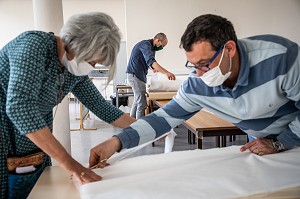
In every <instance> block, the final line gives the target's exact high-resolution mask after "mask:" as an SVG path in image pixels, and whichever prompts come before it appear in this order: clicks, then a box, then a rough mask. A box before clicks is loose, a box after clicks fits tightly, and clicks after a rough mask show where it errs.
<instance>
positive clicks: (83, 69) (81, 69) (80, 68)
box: [62, 53, 94, 76]
mask: <svg viewBox="0 0 300 199" xmlns="http://www.w3.org/2000/svg"><path fill="white" fill-rule="evenodd" d="M62 64H63V65H64V67H66V69H67V70H68V71H69V72H70V73H72V74H73V75H76V76H83V75H88V74H89V73H90V72H92V70H94V67H93V66H92V65H91V64H89V63H88V62H86V61H83V62H80V63H78V64H77V62H76V61H75V59H72V60H71V61H69V60H68V59H67V56H66V53H65V54H64V56H63V58H62Z"/></svg>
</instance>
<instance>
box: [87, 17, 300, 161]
mask: <svg viewBox="0 0 300 199" xmlns="http://www.w3.org/2000/svg"><path fill="white" fill-rule="evenodd" d="M181 47H183V48H184V50H185V53H186V57H187V60H188V62H187V64H186V66H187V67H192V68H194V69H196V71H197V76H198V77H190V78H188V79H187V80H186V81H185V82H184V83H183V84H182V86H181V88H180V89H179V91H178V93H177V95H176V96H175V97H174V98H173V99H172V100H171V101H170V102H169V103H168V104H167V105H166V106H164V107H163V108H161V109H159V110H157V111H155V112H153V113H152V114H150V115H147V116H146V117H143V118H141V119H139V120H138V121H137V122H135V123H133V124H132V125H131V126H130V127H128V128H125V129H123V130H122V132H121V133H120V134H118V135H116V136H114V137H113V138H111V139H110V140H108V141H106V142H104V143H102V144H100V145H98V146H96V147H95V148H93V149H92V150H91V155H90V164H96V163H97V162H98V161H99V159H97V158H96V157H97V156H96V154H97V155H98V157H99V158H100V159H103V158H108V157H109V156H110V155H112V154H113V153H114V152H115V151H118V150H121V149H123V148H131V147H135V146H137V145H140V144H142V143H145V142H147V141H150V140H152V139H154V138H156V137H158V136H160V135H162V134H163V133H165V132H168V131H169V130H170V129H171V128H173V127H175V126H177V125H179V124H181V123H183V122H184V121H185V120H187V119H189V118H190V117H192V116H193V115H194V114H195V113H197V112H198V111H199V110H201V109H202V108H206V109H207V110H208V111H210V112H213V113H214V114H216V115H217V116H219V117H220V118H223V119H225V120H227V121H230V122H232V123H233V124H235V125H236V126H237V127H239V128H240V129H242V130H243V131H244V132H246V133H247V134H248V135H251V136H253V137H254V138H255V139H254V140H253V141H250V142H248V143H247V144H245V145H244V146H242V147H241V151H245V150H247V149H248V150H250V151H251V152H252V153H255V154H258V155H267V154H272V153H276V152H281V151H284V150H289V149H292V148H295V147H299V146H300V102H299V99H300V55H299V46H298V45H297V44H296V43H294V42H292V41H290V40H288V39H286V38H283V37H280V36H275V35H260V36H254V37H249V38H246V39H239V40H238V39H237V37H236V34H235V30H234V28H233V25H232V23H231V22H230V21H228V20H227V19H225V18H223V17H221V16H216V15H211V14H207V15H202V16H199V17H197V18H195V19H194V20H193V21H192V22H191V23H190V24H189V25H188V26H187V29H186V30H185V32H184V34H183V36H182V38H181Z"/></svg>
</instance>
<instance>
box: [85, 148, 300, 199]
mask: <svg viewBox="0 0 300 199" xmlns="http://www.w3.org/2000/svg"><path fill="white" fill-rule="evenodd" d="M239 148H240V146H231V147H226V148H216V149H208V150H193V151H180V152H172V153H167V154H158V155H149V156H139V157H134V158H129V159H125V160H122V161H119V162H115V163H114V164H111V165H110V166H108V167H106V168H104V169H97V170H96V172H97V173H98V174H99V175H101V176H102V177H103V180H102V181H99V182H95V183H89V184H86V185H82V186H80V187H79V189H80V195H81V198H85V199H94V198H106V199H110V198H111V199H115V198H122V199H140V198H143V199H153V198H155V199H166V198H172V199H182V198H189V199H196V198H197V199H199V198H205V199H207V198H218V199H222V198H234V197H241V196H247V195H252V194H257V193H263V192H272V191H275V190H280V189H283V188H288V187H294V186H299V185H300V177H299V176H300V158H299V153H300V148H297V149H293V150H289V151H285V152H282V153H278V154H272V155H266V156H258V155H255V154H252V153H250V152H240V151H239Z"/></svg>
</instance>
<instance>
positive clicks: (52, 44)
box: [0, 12, 135, 198]
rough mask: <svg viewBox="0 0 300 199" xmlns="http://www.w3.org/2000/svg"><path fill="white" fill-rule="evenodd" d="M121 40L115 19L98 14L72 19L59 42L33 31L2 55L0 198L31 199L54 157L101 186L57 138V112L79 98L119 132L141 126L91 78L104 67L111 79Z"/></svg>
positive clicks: (78, 176)
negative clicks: (67, 100) (99, 66)
mask: <svg viewBox="0 0 300 199" xmlns="http://www.w3.org/2000/svg"><path fill="white" fill-rule="evenodd" d="M120 39H121V36H120V32H119V29H118V27H117V26H116V25H115V23H114V21H113V19H112V18H111V17H110V16H108V15H106V14H104V13H98V12H93V13H86V14H80V15H74V16H72V17H71V18H70V19H69V20H68V21H67V23H66V24H65V25H64V26H63V28H62V30H61V34H60V36H56V35H54V34H53V33H47V32H42V31H27V32H24V33H22V34H21V35H19V36H17V37H16V38H15V39H13V40H12V41H10V42H9V43H8V44H7V45H6V46H4V47H3V49H1V51H0V71H1V72H0V74H1V78H0V100H1V103H0V126H1V128H0V132H1V134H0V180H1V189H0V198H26V197H27V196H28V194H29V193H30V191H31V189H32V187H33V186H34V184H35V182H36V181H37V179H38V178H39V176H40V174H41V173H42V171H43V169H44V168H45V167H46V166H49V165H51V160H50V157H51V158H53V159H54V160H55V161H57V162H58V164H59V165H60V167H62V168H63V169H64V170H65V171H66V172H68V173H70V174H72V175H73V176H74V177H75V178H76V179H77V180H78V181H79V182H80V183H88V182H94V181H98V180H101V177H100V176H98V175H97V174H95V173H94V172H93V171H92V170H91V169H89V168H86V167H84V166H82V165H81V164H80V163H78V162H77V161H76V160H74V159H73V158H72V157H71V156H70V155H69V154H68V153H67V151H66V150H65V149H64V147H63V146H62V145H61V144H60V143H59V142H58V141H57V140H56V139H55V137H54V136H53V135H52V124H53V117H55V113H54V116H53V113H52V110H53V107H54V106H56V105H58V106H59V103H60V102H61V100H62V99H63V98H64V96H66V95H67V94H68V93H69V92H72V93H73V94H74V95H75V96H76V97H77V98H78V99H79V100H80V101H81V102H82V103H83V104H84V105H85V106H86V107H87V108H88V109H90V110H91V111H92V112H93V113H94V114H95V115H96V116H97V117H99V118H100V119H102V120H104V121H106V122H108V123H111V124H112V125H114V126H117V127H121V128H124V127H126V126H128V125H130V124H131V123H132V122H134V121H135V119H133V118H131V117H130V116H129V115H128V114H124V113H123V112H122V111H120V110H119V109H117V108H116V107H115V106H113V105H112V104H110V103H109V102H107V101H106V100H105V99H104V98H103V97H102V96H101V94H100V92H99V91H98V90H97V88H96V87H95V86H94V84H93V83H92V82H91V80H90V79H89V77H88V76H87V74H88V73H89V72H91V71H92V70H93V68H94V66H95V64H96V63H99V64H103V65H106V66H110V76H109V80H111V79H112V77H113V75H114V71H115V61H116V55H117V53H118V51H119V45H120ZM20 168H21V169H20ZM22 168H23V169H22ZM24 168H28V170H24Z"/></svg>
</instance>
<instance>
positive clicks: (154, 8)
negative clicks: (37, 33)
mask: <svg viewBox="0 0 300 199" xmlns="http://www.w3.org/2000/svg"><path fill="white" fill-rule="evenodd" d="M233 5H234V6H233ZM63 6H64V19H65V20H66V19H68V17H69V16H71V15H73V14H77V13H82V12H87V11H101V12H105V13H107V14H109V15H111V16H112V17H113V19H114V20H115V22H116V24H117V25H118V26H119V28H120V30H121V33H122V35H123V40H126V42H127V52H129V53H128V54H127V57H129V55H130V52H131V49H132V47H133V46H134V45H135V44H136V43H137V42H138V41H140V40H143V39H148V38H152V37H153V36H154V35H155V34H156V33H157V32H165V33H166V34H167V36H168V38H169V44H168V45H167V46H166V48H165V49H164V50H163V51H160V52H158V53H157V61H158V62H159V63H160V64H162V65H163V66H164V67H166V68H167V69H169V70H170V71H172V72H174V73H176V74H179V73H185V72H186V70H185V69H184V67H183V65H184V64H185V60H186V58H185V55H184V51H183V50H182V49H179V47H178V46H179V42H180V37H181V35H182V34H183V32H184V30H185V28H186V26H187V24H188V23H189V22H190V21H191V20H192V19H194V18H195V17H197V16H199V15H201V14H205V13H213V14H219V15H222V16H224V17H226V18H228V19H229V20H230V21H232V23H233V24H234V26H235V28H236V32H237V35H238V37H239V38H243V37H247V36H251V35H255V34H266V33H269V34H279V35H282V36H285V37H288V38H290V39H292V40H294V41H296V42H297V43H299V44H300V36H299V33H300V26H299V21H300V0H284V1H283V0H251V1H247V0H227V1H223V0H209V1H208V0H185V1H183V0H151V1H150V0H63ZM236 8H238V9H236ZM53 14H55V13H53ZM125 20H126V21H125ZM33 28H34V23H33V9H32V1H31V0H0V33H1V35H0V48H2V47H3V46H4V45H5V44H6V43H7V42H8V41H9V40H11V39H13V38H14V37H15V36H17V35H18V34H20V33H21V32H23V31H25V30H30V29H33Z"/></svg>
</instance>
